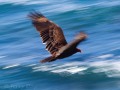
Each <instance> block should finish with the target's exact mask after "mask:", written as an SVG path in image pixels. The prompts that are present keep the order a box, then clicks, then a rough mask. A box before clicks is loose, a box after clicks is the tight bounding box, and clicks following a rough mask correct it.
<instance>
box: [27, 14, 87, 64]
mask: <svg viewBox="0 0 120 90" xmlns="http://www.w3.org/2000/svg"><path fill="white" fill-rule="evenodd" d="M28 16H29V17H30V18H31V19H32V23H33V25H34V26H35V28H36V29H37V31H38V32H40V37H41V38H42V41H43V43H45V44H46V49H47V50H48V51H49V52H50V53H51V56H50V57H48V58H46V59H44V60H42V61H41V62H42V63H44V62H51V61H54V60H56V59H62V58H65V57H68V56H71V55H73V54H75V53H77V52H81V50H80V49H78V48H76V47H77V45H78V44H79V43H80V42H81V41H83V40H84V39H86V37H87V35H86V34H85V33H82V32H81V33H79V34H78V35H77V36H76V38H75V40H74V41H73V42H71V43H69V44H68V43H67V41H66V39H65V37H64V34H63V31H62V29H61V28H60V27H59V26H58V25H56V24H55V23H53V22H52V21H50V20H48V19H47V18H46V17H45V16H43V15H42V14H41V13H38V12H34V13H30V14H29V15H28Z"/></svg>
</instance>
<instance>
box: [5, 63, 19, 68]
mask: <svg viewBox="0 0 120 90" xmlns="http://www.w3.org/2000/svg"><path fill="white" fill-rule="evenodd" d="M19 65H20V64H13V65H8V66H5V67H3V69H8V68H12V67H17V66H19Z"/></svg>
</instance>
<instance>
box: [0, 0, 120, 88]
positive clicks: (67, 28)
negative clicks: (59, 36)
mask: <svg viewBox="0 0 120 90" xmlns="http://www.w3.org/2000/svg"><path fill="white" fill-rule="evenodd" d="M33 10H37V11H40V12H41V13H43V14H44V15H45V16H46V17H48V18H49V19H50V20H52V21H53V22H55V23H57V24H58V25H59V26H61V28H62V29H63V32H64V34H65V37H66V39H67V41H68V42H70V41H72V40H73V39H74V36H75V35H76V34H77V33H78V32H80V31H83V32H85V33H87V34H88V38H87V40H86V41H84V42H82V43H81V44H80V45H79V46H78V48H81V50H82V53H81V54H80V53H77V54H75V55H73V56H71V57H68V58H65V59H62V60H57V61H55V62H51V63H45V64H41V63H39V61H40V60H42V59H44V58H45V57H48V56H49V55H50V54H49V53H48V52H47V51H46V50H45V46H44V45H43V44H42V41H41V39H40V37H39V33H38V32H37V31H36V30H35V28H34V27H33V25H32V24H31V20H30V19H29V18H28V17H27V15H28V14H29V12H31V11H33ZM0 90H120V0H60V1H59V0H58V1H57V0H0Z"/></svg>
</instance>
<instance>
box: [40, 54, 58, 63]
mask: <svg viewBox="0 0 120 90" xmlns="http://www.w3.org/2000/svg"><path fill="white" fill-rule="evenodd" d="M54 60H56V58H55V57H53V56H50V57H48V58H46V59H44V60H41V61H40V62H41V63H45V62H52V61H54Z"/></svg>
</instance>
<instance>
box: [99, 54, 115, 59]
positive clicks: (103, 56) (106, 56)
mask: <svg viewBox="0 0 120 90" xmlns="http://www.w3.org/2000/svg"><path fill="white" fill-rule="evenodd" d="M113 56H114V55H113V54H106V55H102V56H98V57H97V58H102V59H105V58H109V57H113Z"/></svg>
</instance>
